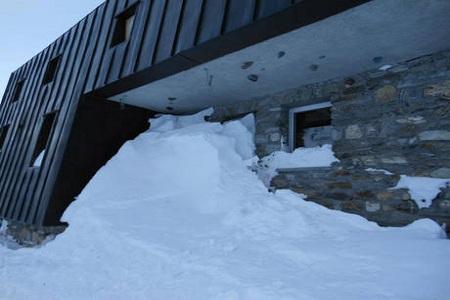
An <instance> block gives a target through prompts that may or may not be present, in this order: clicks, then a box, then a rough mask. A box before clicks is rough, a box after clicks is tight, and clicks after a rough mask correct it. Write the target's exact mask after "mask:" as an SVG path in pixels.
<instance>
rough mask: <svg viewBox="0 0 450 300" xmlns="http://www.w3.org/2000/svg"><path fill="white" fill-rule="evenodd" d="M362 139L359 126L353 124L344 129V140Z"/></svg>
mask: <svg viewBox="0 0 450 300" xmlns="http://www.w3.org/2000/svg"><path fill="white" fill-rule="evenodd" d="M362 137H363V132H362V130H361V128H360V127H359V125H357V124H353V125H350V126H348V127H347V128H346V129H345V138H346V139H349V140H351V139H360V138H362Z"/></svg>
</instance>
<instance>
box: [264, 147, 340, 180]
mask: <svg viewBox="0 0 450 300" xmlns="http://www.w3.org/2000/svg"><path fill="white" fill-rule="evenodd" d="M338 161H339V160H338V159H337V158H336V157H335V156H334V152H333V150H332V146H331V145H329V144H326V145H322V146H317V147H311V148H297V149H295V150H294V151H293V152H291V153H289V152H285V151H275V152H273V153H271V154H270V155H268V156H266V157H263V158H262V159H261V161H260V162H259V168H258V174H259V177H260V178H261V180H262V181H263V182H264V184H265V185H266V186H269V185H270V181H271V180H272V178H273V177H274V176H276V175H277V174H278V173H277V169H290V168H313V167H329V166H331V164H332V163H333V162H338Z"/></svg>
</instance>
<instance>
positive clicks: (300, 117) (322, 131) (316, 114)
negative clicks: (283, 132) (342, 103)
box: [289, 102, 333, 151]
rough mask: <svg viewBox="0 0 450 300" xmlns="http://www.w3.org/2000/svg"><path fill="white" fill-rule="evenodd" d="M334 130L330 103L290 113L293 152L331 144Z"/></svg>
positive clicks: (309, 106) (304, 107)
mask: <svg viewBox="0 0 450 300" xmlns="http://www.w3.org/2000/svg"><path fill="white" fill-rule="evenodd" d="M332 129H333V128H332V126H331V103H330V102H324V103H319V104H313V105H308V106H303V107H298V108H294V109H291V110H290V112H289V137H290V148H291V151H293V150H294V149H296V148H298V147H306V148H310V147H315V146H321V145H324V144H331V143H332V142H333V138H332V132H333V130H332Z"/></svg>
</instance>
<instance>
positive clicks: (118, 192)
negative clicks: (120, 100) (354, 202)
mask: <svg viewBox="0 0 450 300" xmlns="http://www.w3.org/2000/svg"><path fill="white" fill-rule="evenodd" d="M206 113H207V112H203V113H202V114H200V115H196V116H194V117H190V118H188V117H184V118H176V117H171V116H163V117H161V118H160V119H158V120H156V122H153V125H152V130H150V131H149V132H146V133H144V134H142V135H140V136H139V137H138V138H136V139H135V140H134V141H130V142H128V143H126V144H125V145H124V146H123V147H122V149H121V150H120V151H119V153H118V154H117V155H116V156H115V157H114V158H113V159H112V160H111V161H109V162H108V163H107V164H106V165H105V166H104V167H103V168H102V169H101V170H100V171H99V172H98V173H97V175H96V176H95V177H94V178H93V179H92V180H91V182H90V183H89V184H88V186H87V187H86V188H85V189H84V191H83V192H82V193H81V195H80V196H79V197H78V200H77V201H75V202H74V203H73V205H71V206H70V208H69V209H68V210H67V212H66V213H65V215H64V217H63V219H64V220H66V221H68V222H69V223H70V227H69V228H68V229H67V230H66V232H65V233H63V234H62V235H60V236H58V237H57V239H56V240H54V241H52V242H50V243H48V244H47V245H45V246H44V247H42V248H39V249H20V250H15V251H14V250H9V249H7V248H5V247H0V299H305V300H306V299H307V300H310V299H346V300H349V299H366V300H367V299H376V300H383V299H396V300H401V299H420V300H423V299H449V295H450V286H449V285H448V282H447V281H448V280H447V279H448V277H449V275H450V260H449V259H448V255H449V253H450V243H449V241H448V240H445V239H443V238H442V232H441V230H440V228H439V226H437V225H436V224H435V223H433V222H432V221H430V220H421V221H418V222H416V223H414V224H412V225H410V226H408V227H406V228H402V229H399V228H380V227H378V226H377V225H376V224H374V223H371V222H367V221H366V220H364V219H363V218H360V217H358V216H355V215H350V214H345V213H342V212H337V211H331V210H328V209H326V208H323V207H321V206H319V205H316V204H313V203H309V202H306V201H304V200H302V199H301V198H300V197H299V196H298V195H296V194H294V193H291V192H288V191H278V192H277V193H276V194H271V193H268V192H267V189H266V188H265V187H264V185H263V184H262V183H261V181H259V180H258V178H257V176H256V175H255V174H254V173H252V172H251V171H249V169H248V168H247V166H246V162H245V161H246V160H248V159H250V158H251V157H252V156H253V148H254V145H253V142H252V134H251V133H250V131H249V130H248V129H247V127H246V126H244V125H243V124H242V123H241V122H239V121H234V122H229V123H226V124H223V125H221V124H217V123H214V124H211V123H209V124H208V123H204V122H202V116H203V114H206ZM246 123H248V120H247V122H246Z"/></svg>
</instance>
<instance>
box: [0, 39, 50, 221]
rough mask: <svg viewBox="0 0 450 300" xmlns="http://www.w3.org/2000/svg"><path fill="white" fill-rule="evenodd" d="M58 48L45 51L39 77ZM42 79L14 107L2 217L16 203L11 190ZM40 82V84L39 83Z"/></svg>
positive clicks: (3, 178)
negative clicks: (12, 202) (30, 114)
mask: <svg viewBox="0 0 450 300" xmlns="http://www.w3.org/2000/svg"><path fill="white" fill-rule="evenodd" d="M56 47H57V44H56V43H55V44H52V45H51V46H50V47H49V48H47V49H46V51H44V53H43V55H41V57H42V59H41V60H40V64H39V69H38V70H39V72H38V74H39V75H43V73H44V72H43V69H44V66H45V65H46V63H47V61H46V60H45V58H44V57H48V56H49V55H50V54H52V53H53V51H54V49H55V48H56ZM40 80H41V77H39V78H38V77H37V76H36V77H35V80H34V82H33V86H32V87H31V86H27V87H26V90H27V92H26V97H25V99H24V101H19V102H15V103H14V105H15V106H16V110H15V114H14V116H13V118H14V123H13V130H12V132H11V134H12V141H11V142H10V147H9V149H8V150H7V152H6V153H5V154H6V155H5V156H4V157H3V158H2V160H3V161H2V165H1V169H2V174H1V175H0V178H1V185H0V199H2V200H3V201H2V207H1V212H0V214H1V215H5V214H6V212H7V209H8V207H9V205H11V203H10V202H11V201H14V199H11V189H12V188H13V186H14V185H15V183H16V182H17V178H16V177H17V174H18V173H19V172H20V169H21V168H20V167H19V164H20V163H21V161H20V156H21V155H22V154H23V144H24V143H28V141H27V139H26V138H25V137H26V134H27V133H28V130H27V129H28V128H27V126H26V125H27V124H26V121H27V118H26V117H27V115H28V113H29V111H31V109H30V108H31V107H32V105H33V103H34V102H35V95H36V90H37V85H38V84H40ZM37 81H39V83H37ZM22 163H23V162H22Z"/></svg>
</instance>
